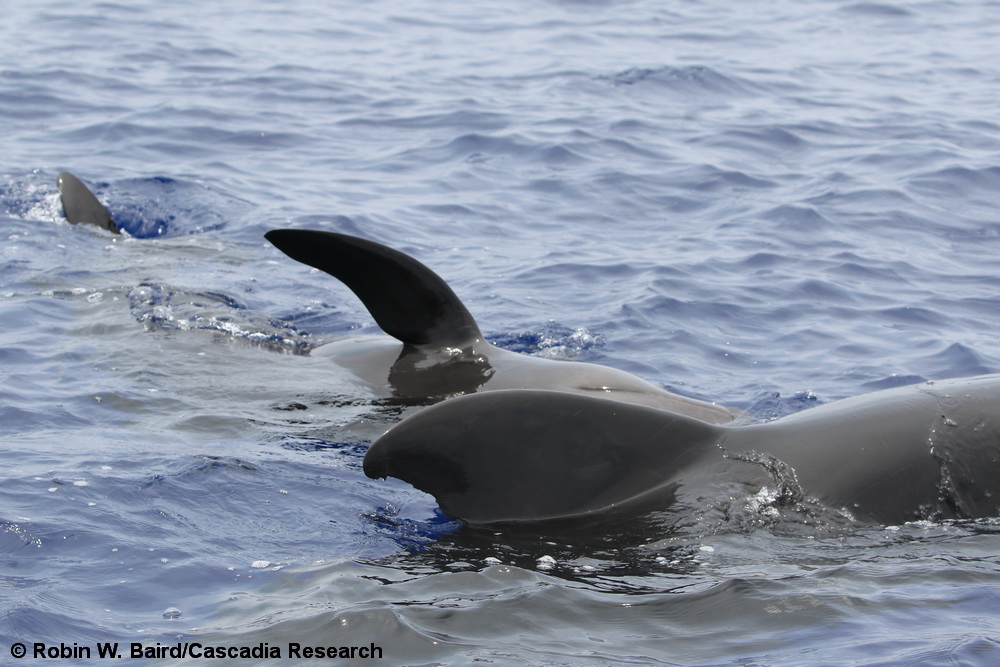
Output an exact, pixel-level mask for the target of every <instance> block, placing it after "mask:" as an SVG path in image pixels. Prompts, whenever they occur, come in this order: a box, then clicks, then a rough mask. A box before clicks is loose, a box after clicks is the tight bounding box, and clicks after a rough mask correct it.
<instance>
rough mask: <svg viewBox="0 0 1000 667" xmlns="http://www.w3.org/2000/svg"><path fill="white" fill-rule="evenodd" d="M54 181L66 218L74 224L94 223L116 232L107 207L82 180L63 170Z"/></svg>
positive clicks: (116, 226)
mask: <svg viewBox="0 0 1000 667" xmlns="http://www.w3.org/2000/svg"><path fill="white" fill-rule="evenodd" d="M56 183H57V184H58V186H59V194H60V197H61V199H62V206H63V212H65V214H66V219H67V220H69V221H70V222H71V223H73V224H74V225H76V224H79V223H84V224H88V225H96V226H98V227H100V228H102V229H107V230H108V231H110V232H114V233H115V234H117V233H118V225H116V224H115V221H114V220H112V219H111V214H110V213H108V209H107V208H105V207H104V204H102V203H101V202H99V201H98V200H97V197H95V196H94V193H93V192H91V191H90V189H89V188H88V187H87V186H86V185H84V184H83V181H81V180H80V179H79V178H77V177H76V176H74V175H73V174H71V173H69V172H68V171H64V172H62V173H61V174H59V178H58V180H57V181H56Z"/></svg>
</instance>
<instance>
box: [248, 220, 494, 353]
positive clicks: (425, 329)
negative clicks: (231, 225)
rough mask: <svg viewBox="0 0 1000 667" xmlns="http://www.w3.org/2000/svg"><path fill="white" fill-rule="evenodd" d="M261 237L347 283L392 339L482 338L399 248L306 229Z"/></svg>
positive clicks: (455, 302) (430, 275)
mask: <svg viewBox="0 0 1000 667" xmlns="http://www.w3.org/2000/svg"><path fill="white" fill-rule="evenodd" d="M264 236H265V238H267V240H268V241H270V242H271V243H273V244H274V245H275V246H276V247H277V248H278V249H279V250H281V252H283V253H285V254H286V255H288V256H289V257H291V258H292V259H294V260H296V261H299V262H302V263H303V264H308V265H309V266H312V267H315V268H317V269H319V270H320V271H325V272H326V273H329V274H330V275H331V276H333V277H334V278H337V279H338V280H340V281H341V282H343V283H344V284H345V285H347V286H348V287H349V288H350V289H351V291H352V292H354V294H356V295H357V297H358V298H359V299H361V301H362V302H363V303H364V304H365V307H366V308H368V312H369V313H371V315H372V317H373V318H375V322H376V323H377V324H378V325H379V327H381V328H382V330H383V331H385V332H386V333H387V334H389V335H390V336H392V337H393V338H396V339H398V340H400V341H402V342H404V343H409V344H411V345H429V344H439V345H460V344H464V343H469V342H471V341H474V340H475V339H477V338H480V337H481V334H480V332H479V327H478V326H477V325H476V322H475V320H474V319H473V318H472V315H470V314H469V311H468V310H467V309H466V307H465V306H464V305H463V304H462V302H461V301H460V300H459V298H458V297H457V296H455V293H454V292H453V291H452V290H451V288H450V287H448V285H447V283H445V282H444V280H442V279H441V278H440V277H439V276H438V275H437V274H436V273H434V272H433V271H431V270H430V269H428V268H427V267H426V266H424V265H423V264H421V263H420V262H418V261H417V260H415V259H413V258H412V257H409V256H407V255H404V254H403V253H401V252H399V251H398V250H393V249H392V248H388V247H386V246H384V245H380V244H378V243H375V242H373V241H367V240H365V239H361V238H357V237H355V236H348V235H346V234H337V233H334V232H324V231H317V230H309V229H274V230H271V231H269V232H267V233H266V234H265V235H264Z"/></svg>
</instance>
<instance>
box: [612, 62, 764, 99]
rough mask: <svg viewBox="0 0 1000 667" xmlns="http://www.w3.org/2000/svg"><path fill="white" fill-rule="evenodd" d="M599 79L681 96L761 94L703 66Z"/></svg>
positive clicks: (630, 71) (630, 72) (623, 73)
mask: <svg viewBox="0 0 1000 667" xmlns="http://www.w3.org/2000/svg"><path fill="white" fill-rule="evenodd" d="M599 79H601V80H604V81H608V82H609V83H610V84H611V85H612V86H614V87H616V88H620V87H623V86H642V87H651V88H653V89H656V90H660V91H663V92H667V93H670V94H672V95H679V96H712V97H744V96H747V95H755V94H758V93H759V92H760V88H759V86H758V85H757V84H755V83H751V82H750V81H748V80H746V79H742V78H740V77H737V76H732V75H726V74H722V73H721V72H719V71H717V70H715V69H712V68H711V67H705V66H702V65H689V66H687V67H670V66H666V67H655V68H648V67H632V68H629V69H627V70H623V71H621V72H617V73H616V74H612V75H610V76H601V77H599Z"/></svg>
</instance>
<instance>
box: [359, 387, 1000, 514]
mask: <svg viewBox="0 0 1000 667" xmlns="http://www.w3.org/2000/svg"><path fill="white" fill-rule="evenodd" d="M364 470H365V473H366V474H367V475H368V476H369V477H372V478H382V477H386V476H392V477H397V478H399V479H402V480H404V481H406V482H409V483H410V484H412V485H413V486H415V487H416V488H418V489H420V490H422V491H425V492H427V493H430V494H431V495H433V496H434V497H435V498H436V499H437V501H438V504H439V505H440V506H441V509H442V510H443V511H444V512H445V513H446V514H448V515H450V516H452V517H454V518H457V519H463V520H465V521H466V522H468V523H472V524H476V523H485V524H488V523H493V522H524V521H545V520H552V519H567V518H581V517H592V516H593V515H596V514H601V513H607V512H628V511H630V510H635V511H648V510H649V509H651V508H653V509H669V508H670V507H671V506H672V505H674V504H675V503H678V501H679V500H682V499H683V498H685V497H686V498H688V499H690V498H695V497H698V496H700V495H702V494H709V495H710V493H711V489H712V488H721V487H723V486H725V485H727V484H730V485H731V483H733V482H739V483H744V484H746V485H747V486H748V487H750V488H756V489H760V488H761V487H762V486H766V485H769V484H770V485H774V484H778V485H779V486H781V487H782V488H781V493H784V494H786V496H787V498H786V500H788V501H798V500H801V499H803V498H808V499H813V500H816V501H819V502H820V503H822V504H823V505H825V506H827V507H829V508H833V509H838V510H840V509H842V510H846V511H847V512H848V513H849V516H851V517H852V518H855V519H857V520H862V521H875V522H880V523H899V522H903V521H908V520H912V519H919V518H934V519H936V518H956V517H958V518H972V517H987V516H997V515H1000V375H985V376H981V377H975V378H969V379H956V380H944V381H936V382H926V383H922V384H919V385H911V386H908V387H899V388H894V389H887V390H883V391H879V392H875V393H872V394H866V395H862V396H858V397H854V398H848V399H844V400H841V401H836V402H833V403H829V404H826V405H822V406H818V407H815V408H811V409H808V410H805V411H802V412H799V413H796V414H793V415H790V416H787V417H783V418H781V419H777V420H775V421H772V422H767V423H761V424H752V425H742V426H732V425H713V424H708V423H705V422H703V421H700V420H698V419H694V418H691V417H686V416H683V415H679V414H675V413H671V412H668V411H665V410H658V409H654V408H648V407H644V406H639V405H626V404H622V403H616V402H614V401H608V400H604V399H600V398H593V397H588V396H579V395H572V394H568V393H563V392H555V391H536V390H514V391H505V392H496V393H493V394H477V395H471V396H463V397H459V398H454V399H450V400H448V401H445V402H443V403H440V404H438V405H435V406H431V407H428V408H425V409H424V410H422V411H420V412H418V413H416V414H414V415H412V416H410V417H407V418H406V419H403V420H402V421H400V422H399V423H398V424H396V425H395V426H394V427H392V428H391V429H390V430H389V431H388V432H387V433H386V434H385V435H383V436H382V437H381V438H379V439H378V440H376V442H375V443H374V444H373V445H372V446H371V448H370V449H369V450H368V452H367V454H366V455H365V460H364Z"/></svg>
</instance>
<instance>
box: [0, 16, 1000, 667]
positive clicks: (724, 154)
mask: <svg viewBox="0 0 1000 667" xmlns="http://www.w3.org/2000/svg"><path fill="white" fill-rule="evenodd" d="M998 45H1000V4H998V3H997V2H989V1H979V2H976V1H969V2H944V1H939V0H935V1H933V2H908V3H892V4H889V3H872V2H850V1H849V0H814V1H809V2H790V1H778V2H770V3H726V2H713V1H709V0H689V1H685V2H674V3H658V2H652V1H650V0H634V1H615V0H604V1H602V0H594V1H583V0H580V1H570V0H563V1H556V0H552V1H547V2H542V1H539V2H527V1H524V0H514V1H513V2H488V1H487V2H477V3H461V2H427V1H420V0H412V1H409V2H387V1H379V0H374V1H372V2H364V3H362V2H349V3H348V2H342V3H312V2H304V1H302V0H298V1H294V0H293V1H288V2H263V1H262V2H257V3H246V2H235V1H233V0H222V1H219V2H212V3H203V2H189V1H182V2H170V3H165V2H163V3H154V2H149V1H138V2H129V3H113V2H87V1H82V2H74V3H70V2H62V1H56V0H42V1H40V2H32V3H16V4H14V5H12V6H9V7H5V11H4V20H3V21H2V22H0V117H2V119H3V125H4V126H3V130H4V138H5V140H4V142H3V148H4V150H3V151H2V152H0V225H2V233H0V452H2V455H3V458H4V465H3V467H2V468H0V480H2V483H0V656H2V657H0V662H3V664H8V663H9V661H10V660H11V659H10V657H9V656H10V653H9V650H10V647H11V645H12V644H13V643H15V642H28V643H29V644H30V643H31V642H47V643H49V644H58V643H59V642H64V643H69V644H72V643H73V642H77V643H78V644H80V645H89V646H93V645H95V644H96V643H97V642H104V641H121V642H133V641H137V642H145V643H146V644H149V645H155V644H156V643H157V642H160V643H163V644H170V643H174V642H177V641H179V638H180V639H181V640H187V641H200V642H203V643H206V644H208V643H216V644H222V645H235V646H255V645H257V644H258V643H260V642H268V643H270V644H271V645H274V646H277V645H280V646H284V645H285V644H286V643H287V642H289V641H297V642H301V643H303V644H322V645H330V644H334V645H351V644H357V645H361V644H364V645H367V644H368V643H370V642H373V641H374V642H376V643H378V644H381V645H382V646H383V647H384V651H385V654H384V657H383V659H382V660H381V661H380V662H381V663H382V664H442V665H463V664H468V663H470V662H472V661H477V660H478V661H481V662H487V663H491V664H547V665H548V664H553V665H565V664H573V665H576V664H588V665H604V664H619V663H629V664H733V663H739V664H748V665H749V664H778V665H785V664H787V665H793V664H804V663H813V664H819V663H821V664H995V663H996V661H997V659H998V657H1000V614H998V613H997V611H996V610H997V609H998V605H1000V577H998V574H1000V556H998V554H1000V535H998V533H1000V524H998V522H997V521H996V520H981V521H974V522H959V523H920V524H908V525H904V526H892V527H883V526H836V527H830V526H815V525H804V524H803V523H802V522H801V520H800V518H798V517H795V516H783V515H782V513H781V511H779V510H777V509H776V508H773V507H770V508H767V507H765V508H763V510H766V511H763V510H761V511H758V510H760V508H759V507H757V506H755V505H753V504H752V503H751V502H750V501H752V500H753V499H735V500H734V507H735V506H737V505H739V504H740V503H741V502H742V503H744V505H743V506H742V509H741V510H740V511H737V512H734V513H731V514H729V515H727V516H708V517H704V518H703V520H702V521H701V522H700V523H696V524H694V525H692V526H688V527H685V528H684V529H683V530H680V531H679V532H678V533H677V534H651V535H642V536H639V538H638V539H637V540H633V541H632V543H629V544H619V543H616V542H608V543H603V544H602V543H600V540H599V539H598V540H597V542H596V544H595V543H591V544H586V545H581V544H566V543H564V542H560V541H557V540H548V539H547V538H545V537H538V536H535V537H532V536H530V535H528V536H525V535H517V536H514V535H507V534H500V535H493V534H485V535H484V534H477V533H470V532H467V531H463V530H460V529H459V527H458V526H457V525H456V524H454V522H451V521H449V520H448V519H447V517H443V516H441V515H440V514H439V513H437V511H436V506H435V503H434V502H433V499H431V498H429V497H427V496H424V495H423V494H420V493H419V492H416V491H414V490H412V489H411V488H409V487H408V486H407V485H405V484H402V483H398V482H394V481H389V482H376V481H372V480H369V479H368V478H366V477H365V476H364V475H363V473H362V471H361V460H362V458H363V455H364V450H365V447H366V446H367V443H368V442H370V440H371V438H372V437H374V436H375V435H377V434H378V433H379V432H381V431H382V430H384V428H385V427H386V426H387V425H389V424H391V423H392V422H393V421H394V420H395V419H398V417H399V414H400V407H399V406H393V405H389V404H385V403H384V402H383V403H379V402H378V401H374V400H373V397H372V396H371V395H370V394H368V393H366V390H365V389H364V388H363V387H361V386H359V385H357V384H356V383H355V382H354V381H353V380H352V379H351V378H350V377H346V376H343V375H339V374H338V373H337V371H335V370H334V369H332V368H331V367H330V365H329V364H328V363H321V361H320V360H318V359H313V358H311V357H309V356H308V355H305V354H301V353H302V352H303V351H305V350H307V349H308V348H309V347H311V346H312V345H315V344H317V343H319V342H322V341H324V340H331V339H335V338H337V337H339V336H345V335H352V334H356V333H359V332H361V333H368V332H374V331H376V329H375V327H374V324H373V322H372V320H371V318H370V316H369V315H368V314H367V312H365V310H364V308H363V307H362V306H361V304H360V303H358V302H357V300H356V299H355V298H354V297H353V296H352V295H351V294H350V293H349V292H348V291H347V290H346V289H344V288H343V287H341V286H340V285H337V284H334V283H335V281H333V280H332V279H330V278H329V277H328V276H325V275H323V274H319V273H317V272H314V271H310V270H309V269H308V268H307V267H304V266H300V265H296V264H295V263H293V262H291V261H290V260H288V259H287V258H285V257H284V256H283V255H280V253H278V252H277V251H276V250H274V249H273V248H271V247H270V246H269V245H268V244H267V243H266V242H265V241H264V240H263V237H262V235H263V233H264V232H265V231H266V230H268V229H271V228H275V227H288V226H294V227H309V228H321V229H329V230H336V231H342V232H347V233H352V234H359V235H363V236H366V237H368V238H372V239H375V240H378V241H381V242H384V243H387V244H389V245H392V246H394V247H397V248H399V249H401V250H403V251H405V252H408V253H410V254H412V255H414V256H416V257H418V258H419V259H420V260H422V261H424V262H425V263H427V264H428V265H430V266H432V267H433V268H434V269H435V271H437V272H438V273H439V274H440V275H442V276H444V277H445V278H446V279H447V280H448V281H449V283H450V284H451V285H452V286H453V287H454V289H455V291H456V292H457V293H458V294H459V295H460V296H461V297H462V299H463V300H464V301H465V302H466V304H467V305H468V306H469V308H470V310H471V311H472V312H473V313H474V314H475V316H476V318H477V319H478V321H479V322H480V324H481V326H482V328H483V330H484V331H486V332H487V333H488V336H489V337H490V338H491V339H492V340H494V341H496V342H497V343H498V344H500V345H502V346H504V347H508V348H511V349H517V350H518V351H523V352H525V353H530V354H540V355H548V356H555V357H574V358H578V359H584V360H588V361H595V362H598V363H603V364H608V365H612V366H616V367H619V368H623V369H625V370H628V371H631V372H634V373H636V374H639V375H641V376H643V377H645V378H647V379H650V380H652V381H655V382H659V383H662V384H664V385H666V386H668V387H671V388H672V389H674V390H676V391H680V392H684V393H688V394H691V395H694V396H698V397H702V398H707V399H710V400H715V401H719V402H722V403H726V404H730V405H736V406H740V407H742V408H744V409H747V410H749V411H750V412H751V413H752V414H753V415H754V416H755V417H756V418H759V419H765V418H770V417H774V416H779V415H782V414H787V413H790V412H795V411H798V410H802V409H806V408H808V407H810V406H813V405H816V404H819V403H823V402H828V401H831V400H835V399H837V398H842V397H845V396H852V395H857V394H861V393H864V392H867V391H872V390H874V389H879V388H884V387H892V386H896V385H900V384H907V383H911V382H915V381H920V380H923V379H938V378H947V377H961V376H969V375H976V374H983V373H996V372H1000V334H998V333H997V332H998V331H1000V270H998V264H997V257H998V256H1000V195H998V192H1000V157H998V156H1000V121H998V120H997V100H998V99H1000V65H998V63H1000V46H998ZM64 169H66V170H70V171H73V172H74V173H77V174H78V175H79V176H81V177H82V178H84V179H85V180H86V181H88V182H89V183H90V184H92V185H93V186H94V189H95V191H96V192H97V193H98V195H99V196H100V197H101V198H102V200H104V201H105V202H107V204H108V206H109V208H110V209H111V211H112V214H113V215H114V217H115V218H116V219H117V220H118V221H119V222H120V223H121V224H122V226H123V227H124V228H125V229H126V230H127V231H128V232H129V234H127V235H125V237H124V238H120V239H119V238H111V236H110V235H108V234H105V233H102V232H100V231H97V230H93V229H84V228H79V227H73V226H70V225H68V224H67V223H65V222H64V221H63V220H62V218H61V214H60V208H59V204H58V198H57V192H56V188H55V179H56V175H57V174H58V172H59V171H61V170H64ZM755 507H757V509H755ZM546 556H547V557H550V558H551V560H550V558H545V557H546ZM78 662H80V663H83V664H85V663H88V662H93V663H94V664H100V663H101V662H102V661H100V660H98V659H97V658H96V656H94V658H93V660H91V661H87V660H82V661H78ZM224 662H225V661H218V664H223V663H224ZM18 664H20V663H18ZM186 664H190V663H186ZM254 664H265V663H264V662H257V663H254Z"/></svg>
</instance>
